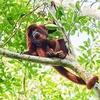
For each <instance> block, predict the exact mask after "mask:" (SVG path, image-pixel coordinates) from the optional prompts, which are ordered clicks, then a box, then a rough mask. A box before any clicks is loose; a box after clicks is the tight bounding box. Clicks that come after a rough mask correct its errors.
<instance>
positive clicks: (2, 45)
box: [0, 3, 44, 47]
mask: <svg viewBox="0 0 100 100" xmlns="http://www.w3.org/2000/svg"><path fill="white" fill-rule="evenodd" d="M42 5H44V3H43V4H41V5H39V6H37V7H36V8H35V9H33V10H32V11H30V12H29V13H27V14H26V15H24V16H23V17H22V18H21V19H20V23H19V26H18V28H17V29H16V30H15V32H14V33H13V34H12V35H11V36H10V37H9V38H8V40H7V41H6V42H5V43H4V44H0V46H1V47H4V46H5V45H6V44H7V43H8V42H9V41H10V40H11V38H12V37H14V35H15V34H16V33H17V32H18V30H19V29H20V26H21V24H22V21H23V19H24V18H25V17H27V16H28V15H30V14H31V13H32V12H33V11H35V10H37V9H38V8H39V7H41V6H42Z"/></svg>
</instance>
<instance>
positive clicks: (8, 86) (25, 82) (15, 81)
mask: <svg viewBox="0 0 100 100" xmlns="http://www.w3.org/2000/svg"><path fill="white" fill-rule="evenodd" d="M40 1H41V0H40ZM40 1H39V0H37V1H36V0H34V3H31V2H27V0H21V1H20V0H1V2H0V44H2V43H5V42H6V41H7V40H8V39H9V38H10V37H11V35H12V34H13V33H15V34H14V36H12V38H11V39H10V41H9V42H7V43H6V44H5V46H4V48H5V49H8V50H10V51H14V52H19V53H20V52H21V51H25V50H27V46H26V36H25V29H26V28H27V26H28V25H30V24H32V23H46V22H49V21H50V20H52V17H51V15H50V14H49V13H48V12H43V8H44V7H40V8H39V9H36V10H35V11H34V12H32V13H30V14H28V13H29V12H30V10H32V9H35V8H36V7H37V6H38V5H39V4H40ZM42 2H43V1H41V4H42ZM70 7H72V8H73V7H74V8H75V10H73V9H66V8H63V7H61V6H60V7H58V8H57V12H56V15H55V16H56V18H57V19H58V20H59V19H60V18H61V19H62V20H61V24H62V25H63V26H64V27H65V29H66V30H67V32H69V33H70V34H71V35H73V36H74V35H75V34H79V35H80V34H84V32H85V33H87V36H89V38H88V39H87V40H86V41H84V45H82V46H79V49H78V50H79V51H80V52H81V55H80V56H79V57H78V60H79V62H80V63H81V64H82V65H83V67H85V68H86V69H87V70H88V71H89V72H90V73H92V74H95V75H98V76H100V75H99V74H98V72H99V65H100V64H99V62H100V51H99V49H100V48H99V46H100V45H99V43H100V40H99V32H100V29H99V27H100V21H97V20H95V19H92V18H88V17H86V16H79V13H80V6H79V2H77V3H76V4H75V5H72V4H70ZM27 14H28V15H27ZM25 15H27V16H25ZM16 30H17V32H16ZM56 36H58V37H59V38H60V37H62V35H61V32H60V29H58V30H57V32H56V33H54V34H53V35H50V36H49V38H55V37H56ZM87 94H88V95H87ZM47 98H48V100H94V99H95V98H96V97H95V94H94V93H93V92H92V91H88V90H87V89H86V87H85V86H79V85H76V84H74V83H72V82H70V81H68V80H67V79H65V78H64V77H61V76H60V75H58V73H56V72H55V71H54V70H53V69H52V68H51V67H50V66H48V65H42V66H41V65H40V64H36V63H31V62H24V61H20V60H14V59H10V58H6V57H3V56H0V100H47Z"/></svg>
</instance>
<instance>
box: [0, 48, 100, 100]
mask: <svg viewBox="0 0 100 100" xmlns="http://www.w3.org/2000/svg"><path fill="white" fill-rule="evenodd" d="M0 55H3V56H6V57H10V58H15V59H22V60H26V61H31V62H35V63H41V64H46V65H47V64H48V65H52V66H66V67H68V68H70V69H72V70H73V71H75V72H76V73H77V74H78V75H79V76H80V77H81V78H82V79H83V80H84V81H85V82H86V83H87V82H88V81H89V80H90V79H91V78H92V77H93V76H92V75H90V74H89V73H88V72H87V71H86V70H85V69H84V68H82V66H81V65H80V64H79V63H78V62H77V60H76V58H75V57H74V56H72V55H69V56H68V57H67V58H66V59H63V60H62V59H56V58H52V59H51V58H43V57H38V56H30V55H25V54H23V55H20V54H19V53H15V52H11V51H8V50H4V49H2V48H0ZM92 89H93V91H94V92H95V93H96V94H97V96H98V98H99V99H100V85H99V84H98V83H96V84H95V85H94V87H93V88H92Z"/></svg>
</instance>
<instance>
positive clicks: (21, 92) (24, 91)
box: [18, 91, 27, 95]
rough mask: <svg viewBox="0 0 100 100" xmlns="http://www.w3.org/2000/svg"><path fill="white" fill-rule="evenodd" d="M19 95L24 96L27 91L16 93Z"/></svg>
mask: <svg viewBox="0 0 100 100" xmlns="http://www.w3.org/2000/svg"><path fill="white" fill-rule="evenodd" d="M18 93H19V94H22V95H23V94H26V93H27V91H21V92H18Z"/></svg>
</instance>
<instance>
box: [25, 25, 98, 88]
mask: <svg viewBox="0 0 100 100" xmlns="http://www.w3.org/2000/svg"><path fill="white" fill-rule="evenodd" d="M49 33H53V31H52V30H47V29H46V28H45V24H40V25H37V24H32V25H30V26H29V27H28V28H27V30H26V36H27V46H28V51H26V52H24V54H28V55H34V56H40V57H57V58H61V59H63V58H65V57H66V56H67V54H68V49H67V47H66V46H65V42H64V39H57V40H56V39H54V40H49V39H47V36H48V34H49ZM53 68H54V69H55V70H57V71H58V72H59V73H60V74H61V75H62V76H64V77H66V78H68V79H69V80H71V81H73V82H74V83H77V84H81V85H87V88H88V89H91V88H92V86H93V85H94V84H95V83H96V82H97V81H98V77H97V76H94V77H93V78H92V79H91V80H90V81H89V82H88V83H87V84H86V83H85V82H84V80H83V79H82V78H80V77H78V76H76V75H74V74H72V73H71V72H69V71H68V70H67V69H65V68H64V67H62V66H53Z"/></svg>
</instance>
